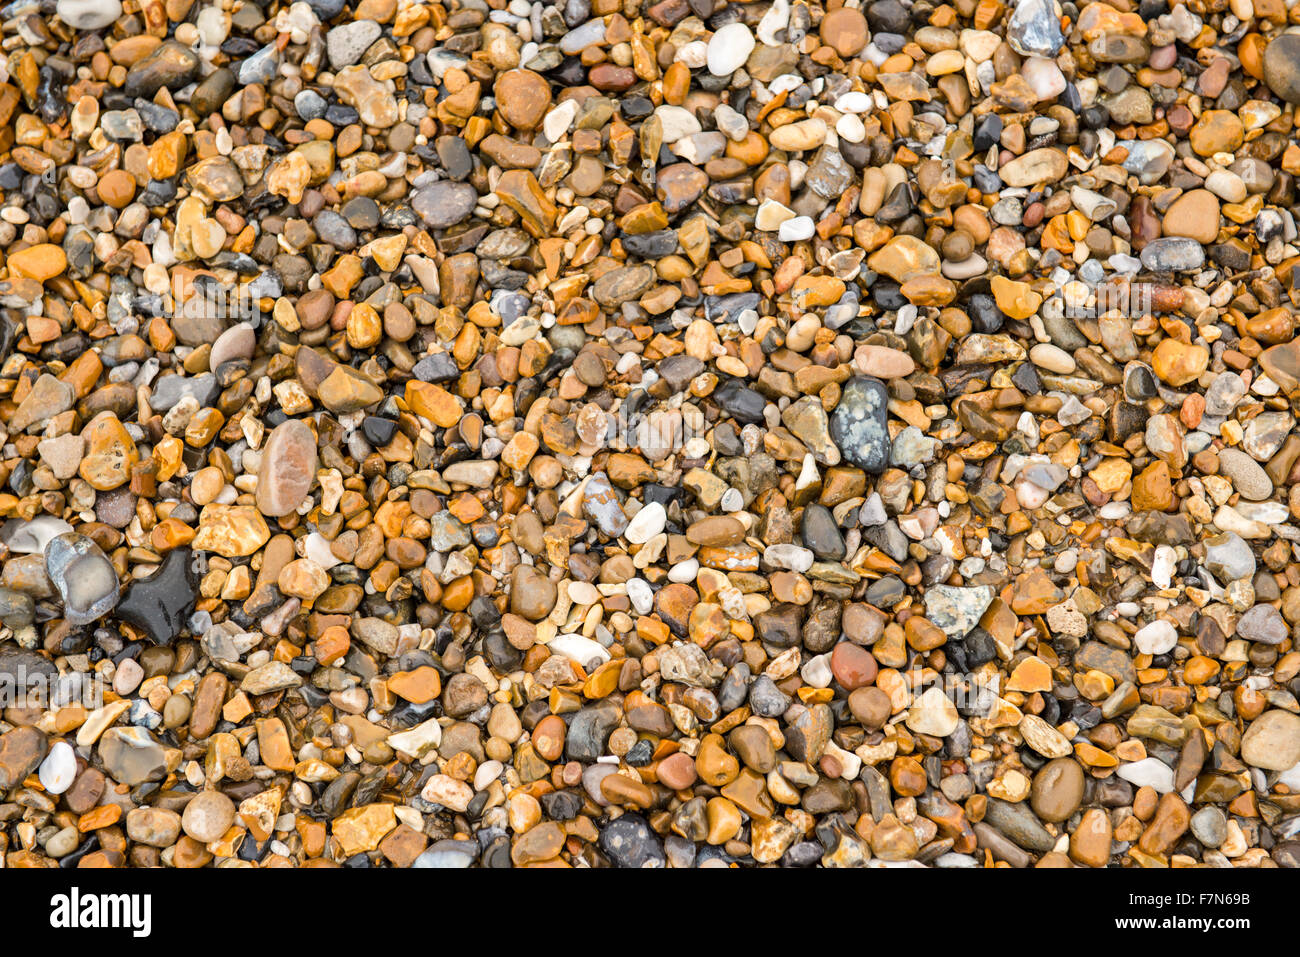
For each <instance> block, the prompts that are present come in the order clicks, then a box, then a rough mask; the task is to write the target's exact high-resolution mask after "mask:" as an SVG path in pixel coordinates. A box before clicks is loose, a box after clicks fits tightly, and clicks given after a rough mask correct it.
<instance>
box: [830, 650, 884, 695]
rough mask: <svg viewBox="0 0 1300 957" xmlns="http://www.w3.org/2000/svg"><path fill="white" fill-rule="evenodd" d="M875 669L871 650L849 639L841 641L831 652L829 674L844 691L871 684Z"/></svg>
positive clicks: (876, 667)
mask: <svg viewBox="0 0 1300 957" xmlns="http://www.w3.org/2000/svg"><path fill="white" fill-rule="evenodd" d="M877 670H879V669H878V666H877V665H876V659H875V658H873V657H871V652H869V651H867V649H865V648H860V647H858V646H857V645H855V644H853V643H852V642H850V641H841V642H840V643H839V644H838V645H836V646H835V650H834V651H832V652H831V674H833V675H834V676H835V680H836V681H837V682H838V683H839V685H840V687H841V688H843V689H844V690H846V691H853V690H854V689H855V688H861V687H863V686H865V685H869V684H871V682H873V681H875V680H876V671H877Z"/></svg>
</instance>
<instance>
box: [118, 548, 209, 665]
mask: <svg viewBox="0 0 1300 957" xmlns="http://www.w3.org/2000/svg"><path fill="white" fill-rule="evenodd" d="M193 554H194V553H193V552H192V551H190V549H188V548H176V549H173V550H172V551H170V552H168V553H167V557H166V558H165V559H163V563H162V565H161V566H160V567H159V569H158V571H156V572H155V573H154V574H153V575H152V576H151V577H149V578H145V579H141V580H139V581H136V582H134V583H132V585H131V586H130V587H129V588H127V590H126V594H125V595H124V596H123V598H122V601H121V602H120V603H118V606H117V609H116V610H115V611H114V614H115V615H116V616H117V617H118V618H121V619H122V620H123V621H126V622H129V623H130V624H132V625H135V626H136V627H138V628H143V629H144V630H145V632H147V633H148V635H149V637H150V638H152V639H153V641H154V642H155V643H156V644H160V645H170V644H171V643H172V641H173V640H174V639H175V638H176V636H177V635H178V634H179V633H180V632H181V630H182V629H183V628H184V627H185V622H186V620H187V619H188V618H189V616H190V615H191V614H193V612H194V601H195V599H196V598H197V597H198V587H199V576H198V575H197V574H196V573H195V571H194V569H193V567H192V562H191V559H192V557H193Z"/></svg>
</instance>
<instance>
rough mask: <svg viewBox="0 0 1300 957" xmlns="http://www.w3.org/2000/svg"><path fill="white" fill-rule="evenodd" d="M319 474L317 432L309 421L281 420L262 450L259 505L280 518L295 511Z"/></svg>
mask: <svg viewBox="0 0 1300 957" xmlns="http://www.w3.org/2000/svg"><path fill="white" fill-rule="evenodd" d="M315 477H316V435H315V433H313V432H312V430H311V428H310V427H309V426H308V425H307V423H306V422H303V421H301V420H299V419H289V420H288V421H285V422H281V423H280V424H279V425H277V426H276V427H275V430H274V431H273V432H272V433H271V437H270V438H269V439H267V440H266V446H265V447H264V448H263V449H262V467H261V468H260V469H259V470H258V472H257V492H256V494H255V499H256V501H257V507H258V509H259V510H260V511H261V512H262V514H263V515H270V516H272V517H274V518H279V517H280V516H283V515H288V514H290V513H291V512H293V511H295V510H296V509H297V508H298V506H299V505H301V504H302V502H303V499H305V498H306V497H307V493H308V492H309V491H311V483H312V480H313V479H315Z"/></svg>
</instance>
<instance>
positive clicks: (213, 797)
mask: <svg viewBox="0 0 1300 957" xmlns="http://www.w3.org/2000/svg"><path fill="white" fill-rule="evenodd" d="M234 821H235V804H234V802H233V801H231V800H230V798H228V797H226V796H225V795H224V794H222V793H221V792H220V791H203V792H202V793H200V794H197V795H195V796H194V797H193V798H191V799H190V803H189V804H187V805H185V811H184V813H183V814H182V815H181V827H183V828H184V829H185V833H186V834H188V835H189V836H190V837H192V838H193V839H194V840H196V841H198V842H199V843H201V844H211V843H212V842H213V841H216V840H219V839H220V838H221V835H223V834H225V833H226V831H227V830H228V829H229V827H230V825H231V824H233V823H234Z"/></svg>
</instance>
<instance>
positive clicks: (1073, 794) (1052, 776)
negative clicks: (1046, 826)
mask: <svg viewBox="0 0 1300 957" xmlns="http://www.w3.org/2000/svg"><path fill="white" fill-rule="evenodd" d="M1083 785H1084V780H1083V769H1082V768H1081V767H1079V764H1078V762H1077V761H1075V760H1074V759H1073V758H1057V759H1056V760H1054V761H1048V762H1047V763H1046V764H1045V765H1043V766H1042V767H1041V768H1040V769H1039V770H1038V773H1037V774H1035V775H1034V781H1033V784H1032V785H1030V788H1029V803H1030V806H1031V807H1033V809H1034V813H1035V814H1037V815H1038V816H1039V817H1040V818H1042V819H1043V820H1044V821H1048V822H1050V823H1053V824H1057V823H1060V822H1061V821H1064V820H1067V819H1068V818H1069V817H1070V815H1071V814H1073V813H1074V812H1075V811H1076V810H1077V809H1078V807H1079V805H1080V803H1082V801H1083Z"/></svg>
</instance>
